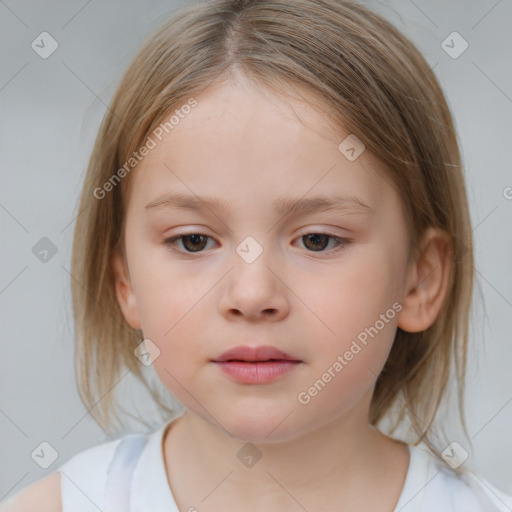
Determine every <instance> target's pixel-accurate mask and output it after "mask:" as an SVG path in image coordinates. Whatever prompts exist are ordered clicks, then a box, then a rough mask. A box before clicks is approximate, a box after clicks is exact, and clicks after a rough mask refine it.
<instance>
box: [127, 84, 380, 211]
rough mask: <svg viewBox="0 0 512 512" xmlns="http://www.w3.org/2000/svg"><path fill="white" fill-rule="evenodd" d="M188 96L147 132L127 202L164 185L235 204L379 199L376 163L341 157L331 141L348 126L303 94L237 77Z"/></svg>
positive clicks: (139, 201) (151, 195)
mask: <svg viewBox="0 0 512 512" xmlns="http://www.w3.org/2000/svg"><path fill="white" fill-rule="evenodd" d="M194 100H195V106H194V107H193V108H183V109H182V110H181V111H180V106H177V107H176V108H175V109H174V110H173V112H171V113H169V114H168V115H166V116H164V118H163V123H162V124H160V127H159V130H158V131H157V132H155V130H154V131H153V133H152V134H150V137H151V138H152V140H153V141H154V147H153V149H151V151H150V152H149V154H147V156H145V157H144V159H143V160H142V161H141V163H140V164H139V165H138V167H137V168H136V169H135V171H134V174H133V176H132V179H133V181H134V183H133V184H132V185H133V197H132V199H131V200H130V202H132V201H133V203H134V205H135V206H136V207H137V208H138V209H139V208H141V207H143V206H145V205H146V204H147V203H148V202H151V201H155V200H156V199H157V198H158V197H161V196H162V194H163V193H165V192H171V193H172V192H182V193H187V194H189V195H198V196H202V195H205V196H211V195H215V196H217V197H222V198H224V199H225V200H226V201H227V202H229V203H233V204H236V203H239V206H240V207H247V204H248V202H251V203H253V202H255V201H258V202H259V204H261V205H262V206H265V205H266V204H270V203H271V202H273V200H274V199H275V198H277V197H284V196H286V195H287V196H289V197H296V198H298V197H302V196H305V195H307V194H310V195H317V193H319V194H326V193H328V192H335V193H343V194H344V195H349V196H358V197H360V198H361V199H363V201H364V202H366V203H371V202H373V203H377V202H379V201H380V200H381V199H382V188H383V183H382V180H381V179H380V178H379V172H378V163H377V162H376V161H375V160H374V159H372V157H371V155H368V154H367V152H363V153H362V154H361V155H360V156H359V157H358V158H357V159H356V160H354V161H350V160H349V159H347V158H346V156H345V155H344V154H343V153H342V152H340V150H339V147H338V146H339V144H340V143H341V142H342V141H343V140H344V139H345V138H346V137H347V136H348V135H350V134H349V133H348V132H346V131H344V130H343V129H341V128H339V127H335V126H334V125H333V124H332V122H330V121H329V120H328V119H326V117H325V116H324V115H323V114H322V113H321V111H318V110H316V109H315V108H314V106H313V105H312V104H310V103H308V102H307V98H306V101H305V100H303V99H300V98H299V97H297V98H295V97H294V98H293V99H292V98H290V97H285V96H282V95H280V94H277V93H275V92H273V91H271V90H270V89H266V88H262V87H261V86H257V85H255V84H252V83H250V82H247V81H241V82H237V83H234V82H227V83H222V84H220V85H216V86H215V87H210V88H209V89H208V90H207V91H206V92H204V93H203V94H201V95H198V96H196V97H194ZM189 103H190V102H189ZM173 114H174V117H173V118H172V123H171V122H169V120H170V119H171V116H172V115H173ZM165 122H167V125H166V124H165Z"/></svg>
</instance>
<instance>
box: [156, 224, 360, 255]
mask: <svg viewBox="0 0 512 512" xmlns="http://www.w3.org/2000/svg"><path fill="white" fill-rule="evenodd" d="M311 234H317V235H325V236H327V237H329V238H330V239H332V240H334V241H335V242H336V246H335V247H334V248H332V249H329V250H324V251H308V250H307V249H304V250H305V251H306V252H307V253H308V254H309V255H314V254H319V255H333V254H335V253H337V252H339V251H340V250H342V249H344V248H345V247H348V246H350V245H351V244H352V243H353V239H352V238H347V237H343V236H340V235H335V234H333V233H331V232H328V231H325V230H323V229H315V228H310V229H308V230H306V231H304V232H302V233H301V234H299V235H297V236H296V237H295V238H294V239H293V240H298V239H301V238H302V237H304V236H306V235H311ZM190 235H199V236H203V237H205V238H207V239H208V240H207V243H208V241H209V240H215V239H214V237H212V236H210V235H207V234H205V233H202V232H201V231H199V230H188V231H181V232H178V233H174V234H173V235H171V236H169V237H165V238H164V241H163V244H164V245H165V246H167V247H168V248H169V249H170V250H172V251H173V252H177V253H178V254H183V255H189V256H193V255H197V256H201V255H203V254H205V252H206V250H205V249H203V250H201V251H198V252H196V253H194V252H190V251H184V250H181V249H178V248H177V247H176V246H175V243H176V242H178V241H179V240H180V239H181V238H184V237H186V236H190Z"/></svg>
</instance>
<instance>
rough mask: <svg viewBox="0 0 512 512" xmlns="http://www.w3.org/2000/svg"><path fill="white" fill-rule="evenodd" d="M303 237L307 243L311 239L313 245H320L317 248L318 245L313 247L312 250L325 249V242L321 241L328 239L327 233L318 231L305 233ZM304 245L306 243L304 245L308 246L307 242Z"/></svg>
mask: <svg viewBox="0 0 512 512" xmlns="http://www.w3.org/2000/svg"><path fill="white" fill-rule="evenodd" d="M305 238H306V240H307V241H308V243H309V241H311V240H312V241H313V245H315V246H317V245H318V244H320V245H321V247H320V248H318V247H317V248H316V249H315V248H313V250H322V249H325V247H326V244H325V243H322V242H327V241H328V240H327V238H328V236H327V235H322V234H319V233H311V234H310V235H306V236H305ZM305 245H306V247H307V246H308V244H307V243H306V244H305Z"/></svg>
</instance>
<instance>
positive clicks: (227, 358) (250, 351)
mask: <svg viewBox="0 0 512 512" xmlns="http://www.w3.org/2000/svg"><path fill="white" fill-rule="evenodd" d="M212 362H213V363H215V364H216V366H218V367H219V368H220V369H221V370H222V372H223V373H224V374H225V375H227V376H228V377H230V378H231V379H232V380H233V381H235V382H237V383H239V384H266V383H269V382H271V381H274V380H276V379H278V378H281V377H284V376H285V375H287V374H289V373H290V372H292V371H294V370H295V369H296V368H298V367H299V366H301V363H302V362H303V361H301V360H300V359H298V358H296V357H294V356H292V355H290V354H286V353H285V352H282V351H280V350H278V349H276V348H275V347H272V346H270V345H262V346H259V347H248V346H239V347H235V348H234V349H231V350H228V351H227V352H224V353H223V354H221V355H220V356H219V357H218V358H216V359H214V360H212Z"/></svg>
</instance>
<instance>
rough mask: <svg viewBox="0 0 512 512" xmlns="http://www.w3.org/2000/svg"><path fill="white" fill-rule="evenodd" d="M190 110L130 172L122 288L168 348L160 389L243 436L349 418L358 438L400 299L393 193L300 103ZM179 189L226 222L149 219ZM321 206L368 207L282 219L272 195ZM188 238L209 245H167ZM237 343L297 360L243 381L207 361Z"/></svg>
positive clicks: (241, 102)
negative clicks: (333, 201)
mask: <svg viewBox="0 0 512 512" xmlns="http://www.w3.org/2000/svg"><path fill="white" fill-rule="evenodd" d="M196 99H197V100H198V104H197V106H195V107H194V108H192V109H191V112H190V113H188V114H187V115H185V116H183V118H181V119H180V121H179V123H178V124H177V125H175V127H174V128H173V129H172V131H170V133H169V135H167V136H166V137H165V138H163V140H162V141H159V140H158V138H157V137H155V136H154V135H153V136H152V138H153V139H154V141H155V142H156V143H157V145H156V147H154V148H153V149H151V151H150V152H149V154H148V156H146V157H145V159H144V160H143V161H142V163H141V164H140V166H139V167H138V168H137V169H136V170H135V171H133V173H134V174H133V176H131V179H133V180H134V182H133V183H132V186H133V188H132V194H131V197H130V201H129V205H128V209H127V219H126V220H127V225H126V233H125V234H126V251H127V261H128V268H129V273H130V278H131V282H130V283H128V284H126V285H124V286H123V285H122V284H121V280H120V281H119V285H118V286H119V287H118V298H119V300H120V303H121V306H122V308H123V312H124V314H125V317H126V319H127V320H128V322H129V323H130V325H132V327H134V328H142V330H143V333H144V337H145V338H149V339H150V340H152V342H153V343H154V344H155V345H156V346H157V347H158V348H159V350H160V355H159V357H157V358H156V359H155V360H154V362H153V365H154V368H155V370H156V372H157V374H158V376H159V378H160V379H161V381H162V382H163V384H164V385H165V386H166V387H167V389H168V390H169V391H170V392H171V393H172V394H173V395H174V396H175V397H176V398H177V399H178V400H179V401H180V402H181V403H182V404H183V405H185V407H186V408H187V409H188V410H189V411H193V412H195V413H197V414H198V415H200V416H201V417H203V418H204V419H205V420H206V421H208V422H209V423H211V424H214V425H217V426H219V425H221V426H222V428H224V429H226V430H227V431H228V432H230V433H231V434H232V435H234V436H235V437H239V438H241V439H247V440H253V441H257V440H261V441H263V440H266V441H271V440H278V439H281V440H284V439H292V438H294V437H298V436H300V435H304V434H306V433H308V432H312V431H314V430H316V429H318V428H320V427H322V426H326V425H327V424H328V423H330V422H331V421H333V420H336V419H338V420H342V419H343V416H345V415H347V413H348V412H349V410H350V418H351V425H353V426H354V428H358V426H361V425H366V424H367V421H368V408H369V404H370V399H371V395H372V391H373V387H374V384H375V381H376V378H377V375H378V374H379V373H380V371H381V369H382V367H383V365H384V363H385V361H386V358H387V355H388V353H389V351H390V349H391V345H392V342H393V338H394V335H395V330H396V326H397V320H398V319H399V316H400V315H399V314H398V311H399V309H400V304H399V303H400V301H401V300H402V298H403V296H404V288H405V279H406V272H407V235H406V226H405V220H404V218H403V215H402V212H401V208H400V200H399V197H398V195H397V193H396V192H395V191H394V189H393V188H391V186H390V185H389V183H388V182H387V181H385V180H384V179H383V178H382V177H379V176H378V175H377V174H376V173H375V172H374V171H372V170H371V169H370V165H371V166H372V167H374V168H375V169H377V163H376V162H375V161H373V160H371V157H370V155H369V153H368V152H367V151H366V152H363V153H362V154H361V156H359V157H358V158H357V159H356V160H354V161H349V159H347V157H346V156H345V155H344V154H343V153H342V152H341V151H340V150H339V149H338V145H339V144H340V143H341V141H342V140H343V139H345V137H346V136H347V135H349V134H348V133H342V134H340V135H337V134H336V133H335V132H334V131H333V128H332V126H331V125H328V124H327V123H326V122H325V120H324V119H323V118H322V116H321V115H320V114H318V113H317V112H315V111H314V110H313V109H312V108H311V107H309V106H308V105H306V104H305V103H303V102H298V101H297V102H296V101H294V100H293V101H292V100H283V99H280V98H279V97H277V96H275V95H273V94H272V93H271V92H269V91H267V90H263V89H261V88H260V87H252V86H251V85H250V84H248V83H247V82H244V85H243V87H240V86H235V85H232V84H230V85H225V86H222V87H220V88H218V89H214V90H213V89H210V90H209V91H208V92H207V93H206V94H204V95H201V96H198V97H197V98H196ZM299 118H300V120H299ZM167 119H168V118H166V120H167ZM301 120H302V121H303V122H301ZM164 133H165V132H164ZM171 193H181V194H185V195H191V196H192V198H193V199H194V198H197V197H200V198H210V197H215V198H219V199H220V200H222V201H223V203H224V204H225V205H226V207H227V209H228V210H229V212H227V211H224V210H218V209H216V208H215V207H213V206H211V207H209V208H204V209H192V208H183V207H181V208H180V207H172V208H171V207H165V206H161V207H154V208H146V205H147V204H148V203H151V202H154V201H158V200H160V199H162V198H164V197H165V196H166V195H168V194H171ZM319 195H323V196H334V195H337V196H344V197H352V198H356V197H357V198H359V199H360V200H361V201H363V202H364V203H366V204H367V205H369V206H370V207H371V210H365V209H364V208H362V207H356V206H354V205H353V204H352V205H346V208H345V209H339V210H331V211H329V210H326V211H316V212H315V211H313V212H309V213H307V212H306V213H290V212H289V211H288V213H284V214H283V213H278V212H277V211H276V210H274V206H273V205H274V201H276V199H277V198H287V199H292V200H295V199H311V198H313V197H317V196H319ZM340 204H341V203H340ZM180 233H181V234H188V235H192V234H198V235H205V236H206V237H208V238H204V237H195V238H194V237H189V238H188V239H187V238H186V237H185V238H182V239H179V238H178V239H177V241H176V242H175V243H174V244H172V246H170V245H166V244H165V242H164V240H165V239H167V238H170V237H174V236H178V235H179V234H180ZM314 233H328V234H330V235H331V236H334V237H341V238H347V239H350V240H352V241H351V242H350V244H348V245H345V246H343V245H337V244H336V241H335V239H333V238H328V237H323V236H322V235H319V236H318V237H316V238H315V237H314V236H313V235H312V234H314ZM307 234H310V235H311V236H309V237H306V236H305V235H307ZM248 237H249V239H248V240H247V238H248ZM172 248H174V250H173V249H172ZM187 249H188V252H187ZM194 250H195V251H197V252H195V253H194V252H191V251H194ZM260 250H262V252H261V254H259V255H258V251H260ZM244 251H245V252H244ZM256 256H257V257H256ZM254 258H255V259H254ZM117 268H119V267H117ZM393 304H394V306H393ZM365 329H367V330H366V331H365ZM370 333H371V334H370ZM365 334H366V336H365ZM354 340H355V341H356V343H357V344H354V343H353V342H354ZM363 340H364V341H363ZM239 345H250V346H259V345H272V346H274V347H276V348H277V349H279V350H281V351H284V352H286V353H288V354H290V355H292V356H294V358H295V359H297V360H300V361H301V363H299V364H296V365H294V366H293V369H292V370H291V371H290V372H289V373H286V374H283V375H281V376H280V377H278V378H277V379H275V380H273V381H270V382H266V383H251V384H248V383H240V382H238V381H236V380H234V379H233V378H232V377H230V376H228V375H226V374H225V373H224V372H223V371H221V368H220V366H219V364H218V363H215V362H212V360H213V359H216V358H218V357H219V355H220V354H222V353H223V352H225V351H226V350H228V349H231V348H233V347H236V346H239ZM357 347H359V349H358V348H357ZM350 354H352V355H350ZM336 363H338V364H336ZM248 364H249V363H248ZM292 412H293V414H291V413H292ZM276 427H277V428H276ZM270 432H272V433H271V434H269V433H270Z"/></svg>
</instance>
